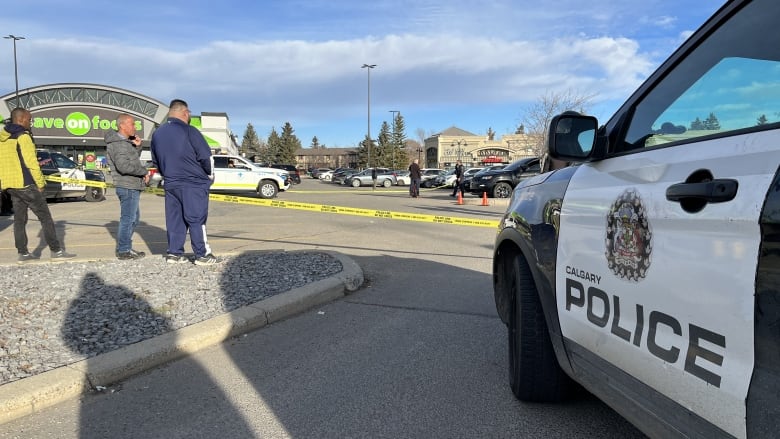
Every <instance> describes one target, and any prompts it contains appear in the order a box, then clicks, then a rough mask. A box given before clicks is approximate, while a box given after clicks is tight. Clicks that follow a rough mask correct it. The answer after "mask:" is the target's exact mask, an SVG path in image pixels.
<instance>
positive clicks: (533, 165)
mask: <svg viewBox="0 0 780 439" xmlns="http://www.w3.org/2000/svg"><path fill="white" fill-rule="evenodd" d="M539 170H540V167H539V159H538V158H536V157H528V158H524V159H520V160H517V161H515V162H513V163H512V164H510V165H509V166H507V167H506V168H503V169H497V170H494V171H487V172H479V173H477V175H475V176H474V178H472V179H471V184H470V187H469V188H468V190H469V192H471V193H472V194H474V195H479V196H481V195H482V194H483V193H485V192H487V194H488V196H489V197H495V198H509V196H511V195H512V189H514V188H515V186H517V184H518V183H520V181H521V180H524V179H526V178H528V177H532V176H534V175H536V174H538V173H539Z"/></svg>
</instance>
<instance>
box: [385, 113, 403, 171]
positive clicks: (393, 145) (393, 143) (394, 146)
mask: <svg viewBox="0 0 780 439" xmlns="http://www.w3.org/2000/svg"><path fill="white" fill-rule="evenodd" d="M388 111H389V112H390V113H392V114H393V137H392V139H393V141H392V142H391V145H392V147H393V169H395V149H396V148H397V147H398V145H396V144H395V139H396V136H395V115H396V114H398V113H400V111H398V110H388Z"/></svg>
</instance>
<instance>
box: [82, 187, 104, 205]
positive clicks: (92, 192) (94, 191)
mask: <svg viewBox="0 0 780 439" xmlns="http://www.w3.org/2000/svg"><path fill="white" fill-rule="evenodd" d="M84 199H85V200H86V201H89V202H95V201H103V200H105V199H106V197H104V196H103V188H100V187H94V186H87V191H86V192H85V193H84Z"/></svg>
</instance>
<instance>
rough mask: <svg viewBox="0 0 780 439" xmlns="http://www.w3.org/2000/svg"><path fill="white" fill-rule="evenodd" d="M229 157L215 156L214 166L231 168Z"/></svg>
mask: <svg viewBox="0 0 780 439" xmlns="http://www.w3.org/2000/svg"><path fill="white" fill-rule="evenodd" d="M229 167H230V166H229V163H228V158H227V157H214V168H216V169H224V168H229Z"/></svg>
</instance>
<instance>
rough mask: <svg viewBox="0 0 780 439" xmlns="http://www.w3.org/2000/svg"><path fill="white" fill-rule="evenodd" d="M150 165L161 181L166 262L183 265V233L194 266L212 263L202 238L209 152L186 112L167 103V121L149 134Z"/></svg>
mask: <svg viewBox="0 0 780 439" xmlns="http://www.w3.org/2000/svg"><path fill="white" fill-rule="evenodd" d="M152 162H154V165H155V166H156V167H157V169H159V171H160V174H162V176H163V178H164V179H165V227H166V229H167V233H168V254H167V255H166V256H165V260H166V261H167V262H169V263H186V262H189V259H188V258H186V257H184V255H183V254H184V241H185V240H186V238H187V230H188V229H189V232H190V243H191V245H192V251H193V253H195V261H194V262H195V264H196V265H209V264H216V263H218V262H220V260H219V259H218V258H217V257H216V256H214V255H213V254H212V253H211V247H209V244H208V239H207V235H206V220H207V219H208V215H209V187H210V186H211V183H212V181H213V175H212V169H211V149H210V148H209V145H208V144H207V143H206V139H204V138H203V135H202V134H201V133H200V131H198V129H197V128H195V127H193V126H190V109H189V108H188V106H187V103H186V102H184V101H183V100H181V99H174V100H173V101H171V105H170V109H169V110H168V120H167V121H166V122H165V123H164V124H162V125H161V126H160V127H159V128H157V131H155V132H154V134H153V135H152Z"/></svg>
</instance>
